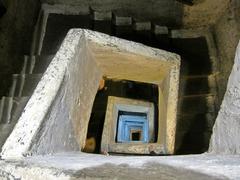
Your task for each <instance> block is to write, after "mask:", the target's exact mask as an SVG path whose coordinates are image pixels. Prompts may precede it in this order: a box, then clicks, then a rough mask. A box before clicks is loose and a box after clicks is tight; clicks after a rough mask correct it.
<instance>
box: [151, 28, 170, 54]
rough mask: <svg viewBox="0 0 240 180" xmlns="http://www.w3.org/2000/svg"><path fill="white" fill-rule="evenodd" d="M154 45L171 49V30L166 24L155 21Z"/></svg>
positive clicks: (153, 29) (153, 31)
mask: <svg viewBox="0 0 240 180" xmlns="http://www.w3.org/2000/svg"><path fill="white" fill-rule="evenodd" d="M152 34H153V38H152V39H153V46H154V47H156V48H159V49H163V50H167V51H170V50H171V40H170V37H169V30H168V28H167V27H166V26H162V25H159V24H157V23H154V24H153V25H152Z"/></svg>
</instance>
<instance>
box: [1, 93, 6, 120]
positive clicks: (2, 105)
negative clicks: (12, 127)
mask: <svg viewBox="0 0 240 180" xmlns="http://www.w3.org/2000/svg"><path fill="white" fill-rule="evenodd" d="M4 103H5V96H3V97H2V98H1V99H0V123H1V121H2V116H3V109H4Z"/></svg>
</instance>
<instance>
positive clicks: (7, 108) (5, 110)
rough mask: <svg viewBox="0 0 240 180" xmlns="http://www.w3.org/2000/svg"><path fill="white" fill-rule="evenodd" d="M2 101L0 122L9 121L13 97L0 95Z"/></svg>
mask: <svg viewBox="0 0 240 180" xmlns="http://www.w3.org/2000/svg"><path fill="white" fill-rule="evenodd" d="M2 100H3V101H4V103H3V107H2V116H1V120H0V122H1V124H6V123H11V113H12V108H13V97H5V96H3V97H2Z"/></svg>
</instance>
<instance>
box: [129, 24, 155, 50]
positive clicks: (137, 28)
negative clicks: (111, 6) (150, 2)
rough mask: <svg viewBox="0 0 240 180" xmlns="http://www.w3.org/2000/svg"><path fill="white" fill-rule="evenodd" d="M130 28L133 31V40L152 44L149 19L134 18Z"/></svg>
mask: <svg viewBox="0 0 240 180" xmlns="http://www.w3.org/2000/svg"><path fill="white" fill-rule="evenodd" d="M132 28H133V31H134V36H133V38H132V40H133V41H136V42H140V43H143V44H145V45H148V46H152V31H151V28H152V24H151V21H145V20H140V19H134V21H133V26H132Z"/></svg>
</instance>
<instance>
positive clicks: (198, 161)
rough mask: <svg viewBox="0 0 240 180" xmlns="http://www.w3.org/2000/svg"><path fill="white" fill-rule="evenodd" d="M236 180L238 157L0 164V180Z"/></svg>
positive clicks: (74, 158) (79, 158) (70, 156)
mask: <svg viewBox="0 0 240 180" xmlns="http://www.w3.org/2000/svg"><path fill="white" fill-rule="evenodd" d="M7 178H9V179H11V178H12V179H34V180H35V179H173V180H175V179H184V180H186V179H194V180H195V179H240V155H221V156H220V155H211V154H201V155H187V156H105V155H97V154H86V153H67V154H66V153H64V154H54V155H46V156H35V157H28V158H25V159H24V160H18V161H16V160H14V161H0V179H7Z"/></svg>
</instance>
